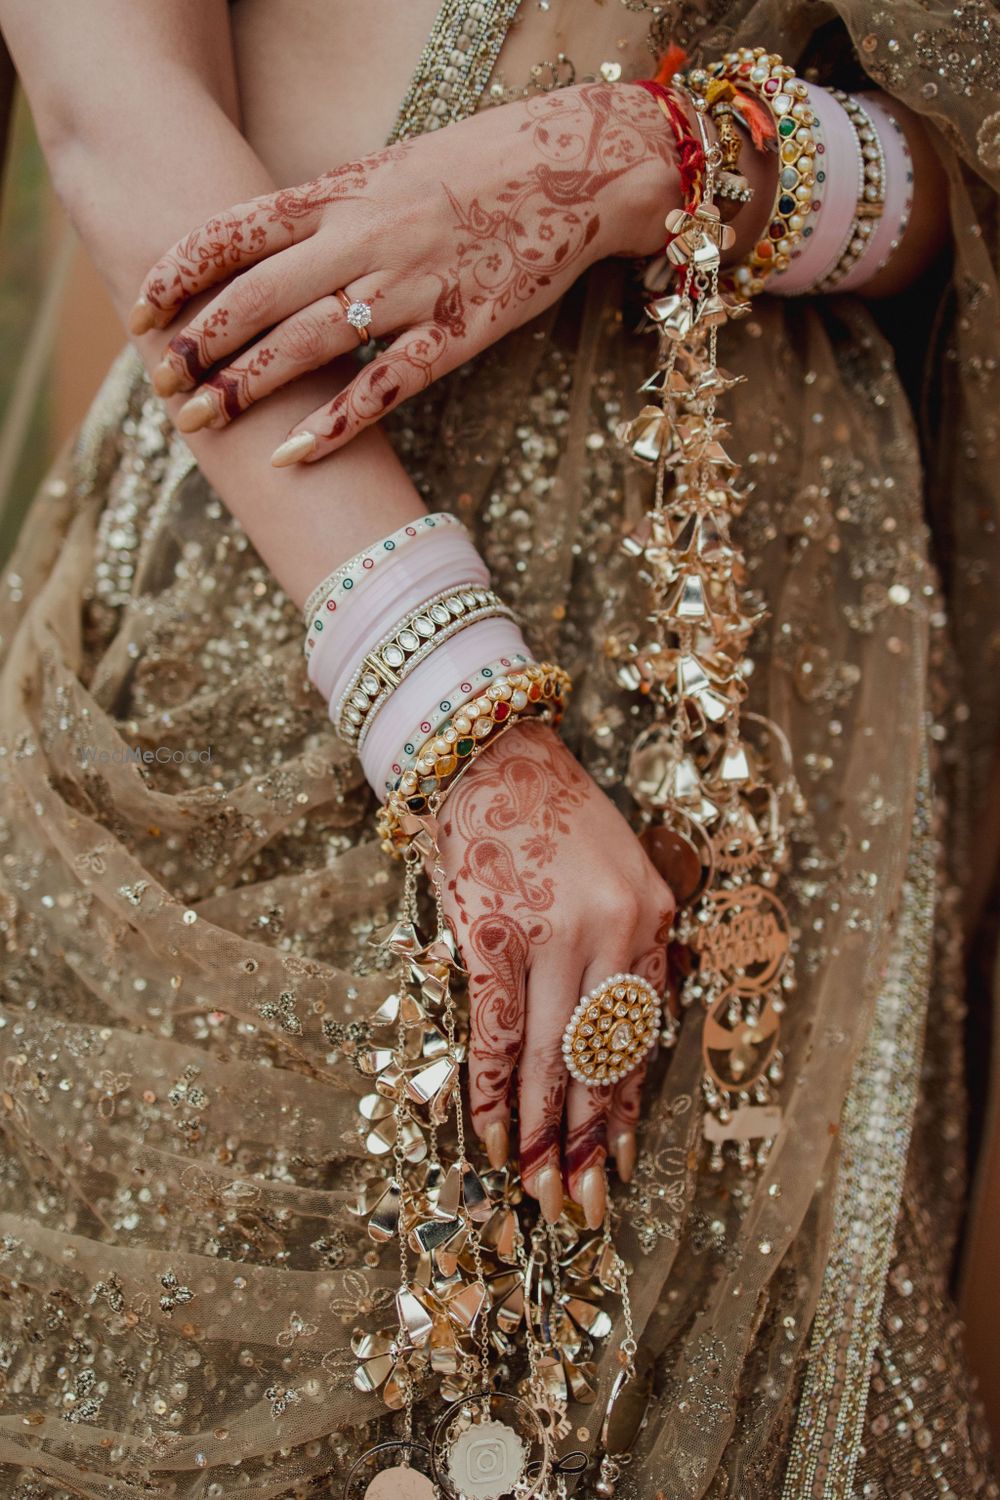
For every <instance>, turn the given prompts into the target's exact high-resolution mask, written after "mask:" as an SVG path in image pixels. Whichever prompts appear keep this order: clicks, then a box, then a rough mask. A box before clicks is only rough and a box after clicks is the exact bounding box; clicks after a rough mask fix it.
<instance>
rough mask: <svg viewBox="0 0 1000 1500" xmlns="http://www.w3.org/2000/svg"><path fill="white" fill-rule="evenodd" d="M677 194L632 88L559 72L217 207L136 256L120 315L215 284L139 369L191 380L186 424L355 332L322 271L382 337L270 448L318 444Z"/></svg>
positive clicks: (179, 300)
mask: <svg viewBox="0 0 1000 1500" xmlns="http://www.w3.org/2000/svg"><path fill="white" fill-rule="evenodd" d="M677 195H678V186H677V172H676V168H675V165H674V160H673V151H672V144H671V137H670V133H669V131H668V130H667V129H666V127H665V124H664V121H663V118H662V116H661V114H660V112H659V109H658V107H657V105H656V104H655V102H654V101H653V100H652V99H650V97H649V95H648V94H647V93H646V92H645V90H643V89H640V88H634V87H630V86H627V85H610V84H604V83H591V84H581V85H579V86H577V87H573V88H567V89H560V90H559V91H558V92H555V93H552V94H548V95H544V96H541V97H538V98H532V99H529V100H527V101H520V102H517V103H513V104H508V105H503V106H500V107H498V108H495V109H491V110H487V111H485V112H483V113H481V114H479V115H475V116H473V117H472V118H470V119H468V120H463V121H461V122H459V123H458V124H455V125H452V126H449V127H448V128H447V129H446V130H440V131H434V132H431V133H429V134H427V135H424V136H421V137H420V138H419V139H417V140H414V141H409V142H403V143H400V144H399V145H396V146H392V147H389V148H387V149H385V150H382V151H378V152H375V153H374V154H372V155H371V156H367V157H365V158H364V159H363V160H361V161H357V162H350V163H348V164H346V165H344V166H341V167H338V168H337V169H336V170H334V171H331V172H327V173H324V174H323V175H322V176H321V177H318V178H316V179H315V180H314V181H312V182H308V183H305V184H304V185H303V186H301V187H298V188H291V189H283V190H282V191H281V192H278V193H274V194H272V195H270V196H268V197H263V198H257V199H254V200H253V201H252V202H250V203H244V204H239V205H237V206H236V207H234V208H231V209H229V210H227V211H226V212H225V213H222V214H219V215H218V216H216V217H215V218H214V219H211V220H209V221H208V223H206V224H204V225H202V226H201V227H200V228H199V229H197V230H195V231H194V232H193V233H192V234H190V235H188V236H186V237H185V238H184V239H183V240H180V241H179V242H178V243H177V244H176V245H174V246H173V248H172V249H171V250H170V251H169V252H168V253H167V254H166V255H165V256H164V258H163V259H162V260H161V261H159V262H157V264H156V265H155V266H154V267H153V268H152V270H151V271H150V272H149V274H148V276H147V277H146V279H145V282H144V283H143V287H142V294H141V297H140V299H139V302H138V303H137V304H136V307H135V308H134V309H133V314H132V323H131V327H132V331H133V332H134V333H143V332H147V331H148V330H149V329H151V328H154V327H160V328H165V327H167V325H168V324H169V323H171V322H172V321H173V319H174V318H175V317H176V315H177V314H178V313H179V312H180V311H181V309H182V308H183V307H184V305H185V303H186V302H187V301H188V300H189V299H190V298H192V297H194V296H196V295H197V294H198V293H201V292H204V291H206V290H208V289H209V288H211V287H213V286H216V285H218V284H219V283H220V282H227V283H228V284H227V285H226V286H224V288H223V289H222V291H221V292H220V293H219V295H218V296H217V297H215V298H214V300H213V301H212V302H210V303H209V304H208V306H207V307H205V308H204V310H203V311H202V312H201V313H199V315H198V316H197V317H195V318H194V319H192V321H191V322H189V323H188V324H187V326H186V327H184V328H182V329H181V331H180V332H179V333H178V334H177V335H176V336H175V337H174V338H173V339H172V340H171V343H170V345H169V346H168V349H167V352H166V354H165V357H164V361H163V363H162V364H161V366H160V367H159V369H158V371H157V372H156V376H155V382H156V386H157V389H158V390H159V391H160V393H161V394H162V395H174V394H176V393H177V392H179V391H191V390H193V388H194V387H195V386H198V387H199V389H198V392H197V394H196V395H195V396H193V397H192V399H191V400H189V401H188V402H187V403H186V404H185V406H183V407H182V408H181V411H180V413H179V414H178V425H179V426H180V427H181V428H182V430H184V431H195V430H197V429H199V428H202V427H209V428H212V427H214V428H218V427H222V426H224V425H225V424H226V423H228V422H230V421H232V419H233V418H234V417H236V416H238V415H239V414H240V412H242V411H244V410H246V408H247V407H248V406H250V405H251V404H252V403H253V402H255V401H259V400H260V399H262V398H263V397H265V396H267V395H269V394H270V393H271V392H272V391H275V390H277V389H278V388H279V387H280V386H283V385H286V384H287V383H288V382H289V381H292V380H294V379H295V378H296V377H298V376H300V375H303V374H305V373H306V372H307V371H309V370H315V369H318V368H320V367H321V366H324V365H326V364H327V363H329V361H331V360H332V359H335V358H336V357H337V356H339V355H343V354H345V353H347V352H348V351H350V350H352V349H354V348H356V346H357V343H358V335H357V333H356V332H355V330H354V329H353V328H352V327H351V326H350V325H349V324H348V323H347V321H346V319H345V309H344V307H343V306H342V304H341V302H340V300H338V298H337V296H336V295H335V294H336V292H337V291H338V289H343V290H346V292H347V294H348V296H349V298H351V299H353V300H355V301H359V302H367V303H369V305H370V307H371V312H372V322H371V326H370V329H369V332H370V334H371V336H372V337H375V338H379V339H384V340H386V341H387V347H385V348H384V349H383V350H382V352H380V353H379V354H378V355H377V356H376V357H375V358H374V359H373V360H371V361H370V362H369V363H367V364H366V365H364V367H363V368H362V369H361V371H360V373H358V374H356V375H355V377H354V379H353V380H351V381H350V383H349V384H348V385H346V386H345V387H344V388H343V389H342V390H339V391H338V393H337V394H335V395H334V396H333V397H332V399H331V400H330V401H329V402H328V403H327V404H326V405H325V406H323V407H321V408H320V409H319V410H317V411H314V412H312V413H310V414H309V415H308V416H306V417H305V418H304V419H303V421H302V422H301V423H300V424H298V425H297V426H296V427H295V428H294V429H293V431H292V433H291V435H290V439H291V446H289V443H288V442H286V443H284V444H282V447H281V448H280V449H279V450H278V453H277V455H276V459H275V461H276V462H278V463H279V464H280V463H284V462H295V461H301V460H312V459H316V458H321V457H322V456H323V455H324V454H327V453H330V452H332V451H333V450H334V449H336V448H339V447H342V446H343V445H344V444H345V443H347V442H349V441H350V439H351V438H352V437H354V436H355V435H356V434H357V433H359V432H360V431H361V430H362V429H363V428H365V427H367V426H369V425H370V424H372V423H373V422H377V421H379V419H380V418H381V417H383V416H384V415H385V414H386V412H388V411H390V410H391V409H392V408H393V407H394V406H396V405H398V404H399V402H401V401H403V400H405V399H407V397H409V396H412V395H414V394H415V393H416V392H417V391H420V390H423V389H424V388H425V387H426V386H428V385H430V383H431V382H432V381H434V380H437V379H438V378H439V377H440V376H442V375H444V374H446V373H447V372H448V371H450V370H453V369H455V368H456V367H457V366H458V365H460V364H463V363H464V362H465V361H466V360H468V359H470V358H471V357H472V356H473V355H475V354H477V353H479V351H480V350H482V349H484V348H486V347H487V345H489V344H492V343H494V342H495V341H496V340H497V339H499V338H500V337H502V335H503V334H505V333H507V332H509V331H510V330H511V329H513V328H516V327H518V326H519V325H520V324H522V323H524V322H526V321H527V320H528V319H529V318H531V317H534V316H535V315H536V314H537V313H540V312H542V311H543V310H544V309H545V308H546V307H547V306H549V305H550V304H551V303H552V302H554V301H555V300H556V299H557V298H558V297H559V296H561V295H562V293H563V292H565V291H566V289H567V288H568V287H569V286H570V284H571V283H572V282H573V281H574V280H575V278H576V277H577V276H579V275H580V273H581V272H582V271H583V270H585V269H586V267H587V266H588V265H590V264H591V263H592V262H593V261H595V260H598V259H600V258H602V257H604V256H607V255H611V254H620V253H625V252H635V253H640V254H641V253H647V254H648V253H650V252H652V251H653V250H654V249H655V248H656V247H657V245H658V243H659V242H660V240H661V239H662V236H663V227H662V226H663V215H664V213H665V211H666V210H667V209H668V208H670V207H672V206H674V205H675V203H676V201H677ZM234 273H241V274H238V275H236V274H234Z"/></svg>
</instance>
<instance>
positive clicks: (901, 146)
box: [837, 94, 913, 292]
mask: <svg viewBox="0 0 1000 1500" xmlns="http://www.w3.org/2000/svg"><path fill="white" fill-rule="evenodd" d="M857 98H858V99H859V100H860V101H861V103H862V104H863V105H864V107H865V109H866V110H867V111H868V113H869V115H870V116H871V120H872V124H873V125H874V126H875V129H876V130H877V131H878V137H879V141H880V143H881V146H882V153H883V155H884V157H885V202H884V204H883V206H882V215H881V218H880V219H879V221H878V223H877V224H876V226H875V232H874V234H873V235H872V236H871V238H870V239H869V241H868V243H867V245H866V246H865V248H864V250H863V252H862V254H861V256H860V258H859V259H858V260H857V261H856V262H855V264H854V265H853V266H852V267H851V269H850V270H849V271H848V273H847V275H846V276H845V277H844V278H843V280H842V281H840V282H838V284H837V291H838V292H853V291H855V290H856V289H857V288H858V287H859V286H864V284H865V283H866V282H867V281H871V279H872V277H873V276H877V275H878V273H879V271H881V270H882V268H883V267H884V266H886V265H888V263H889V261H890V260H891V259H892V257H893V255H895V253H896V251H897V250H898V249H899V246H900V244H901V242H902V239H903V235H904V234H905V233H906V230H907V226H908V225H909V222H910V213H911V211H912V209H913V157H912V156H911V155H910V147H909V144H908V142H907V139H906V135H905V133H904V131H903V127H902V125H900V123H899V121H898V120H897V119H896V117H895V115H894V114H893V113H892V111H891V109H890V108H889V107H888V106H887V105H886V103H885V102H884V101H883V100H882V99H881V98H880V97H879V96H878V95H877V94H858V95H857Z"/></svg>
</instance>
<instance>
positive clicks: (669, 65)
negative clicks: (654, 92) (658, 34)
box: [654, 42, 687, 84]
mask: <svg viewBox="0 0 1000 1500" xmlns="http://www.w3.org/2000/svg"><path fill="white" fill-rule="evenodd" d="M686 62H687V53H686V52H685V51H684V48H683V47H679V46H678V45H677V43H676V42H671V43H670V46H669V47H668V48H667V50H666V52H664V54H663V56H662V57H661V58H660V65H659V67H658V68H657V70H656V73H655V75H654V76H655V78H656V82H657V83H664V84H666V83H669V82H670V80H671V79H672V78H673V76H674V74H675V73H679V72H680V70H681V68H683V66H684V64H685V63H686Z"/></svg>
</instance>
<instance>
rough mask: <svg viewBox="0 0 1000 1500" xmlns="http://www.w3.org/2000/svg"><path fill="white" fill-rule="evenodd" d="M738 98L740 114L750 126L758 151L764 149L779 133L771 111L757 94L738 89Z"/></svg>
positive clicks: (751, 135) (751, 136)
mask: <svg viewBox="0 0 1000 1500" xmlns="http://www.w3.org/2000/svg"><path fill="white" fill-rule="evenodd" d="M736 99H737V101H738V103H739V108H740V114H741V115H742V116H743V118H744V120H746V122H747V125H748V127H749V130H750V139H751V140H752V141H753V143H754V145H755V146H756V148H757V150H758V151H763V150H764V148H765V147H766V146H767V143H768V141H773V140H774V139H775V137H776V135H777V130H776V128H775V124H774V117H773V115H772V114H771V111H770V110H769V109H768V108H767V106H766V105H764V104H762V103H761V102H760V100H759V99H758V98H756V97H755V95H753V94H746V93H744V92H743V90H742V89H737V90H736Z"/></svg>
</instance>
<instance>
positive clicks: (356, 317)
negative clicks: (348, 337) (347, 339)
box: [335, 289, 372, 344]
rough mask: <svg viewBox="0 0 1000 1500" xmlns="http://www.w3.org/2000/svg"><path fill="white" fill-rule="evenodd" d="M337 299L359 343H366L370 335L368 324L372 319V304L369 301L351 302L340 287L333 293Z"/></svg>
mask: <svg viewBox="0 0 1000 1500" xmlns="http://www.w3.org/2000/svg"><path fill="white" fill-rule="evenodd" d="M335 296H336V298H337V301H338V302H339V303H340V305H341V307H342V308H343V309H344V317H345V318H346V319H347V321H348V323H350V325H351V327H352V328H353V329H354V331H355V333H356V334H357V336H358V341H359V343H362V344H367V342H368V340H369V338H370V337H371V335H370V333H369V332H368V325H369V323H370V322H371V320H372V305H371V303H370V302H352V301H351V299H350V297H349V296H348V295H347V293H346V292H345V291H344V290H343V289H341V290H340V291H338V292H336V293H335Z"/></svg>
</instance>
